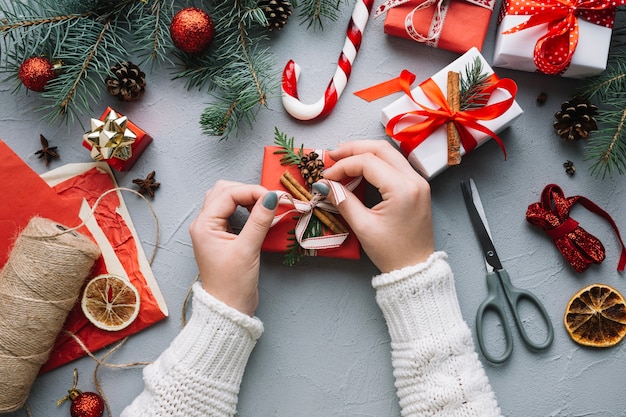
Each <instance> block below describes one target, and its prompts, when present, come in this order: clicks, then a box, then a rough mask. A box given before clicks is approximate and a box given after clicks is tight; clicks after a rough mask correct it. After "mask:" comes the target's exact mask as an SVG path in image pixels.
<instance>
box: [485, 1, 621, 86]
mask: <svg viewBox="0 0 626 417" xmlns="http://www.w3.org/2000/svg"><path fill="white" fill-rule="evenodd" d="M624 4H626V0H615V1H609V0H546V1H543V0H542V1H537V0H519V1H509V0H505V1H504V2H503V3H502V13H501V21H500V24H499V26H498V33H497V35H496V44H495V49H494V58H493V65H494V66H495V67H502V68H512V69H516V70H520V71H529V72H535V71H537V72H540V73H544V74H551V75H561V76H563V77H570V78H584V77H588V76H592V75H596V74H599V73H601V72H602V71H604V69H605V68H606V64H607V59H608V54H609V45H610V43H611V34H612V27H613V22H614V17H615V7H616V6H620V5H624Z"/></svg>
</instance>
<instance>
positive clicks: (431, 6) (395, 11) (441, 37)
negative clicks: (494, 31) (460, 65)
mask: <svg viewBox="0 0 626 417" xmlns="http://www.w3.org/2000/svg"><path fill="white" fill-rule="evenodd" d="M494 4H495V0H418V1H414V0H387V1H384V2H383V3H382V4H381V5H380V7H379V8H378V10H377V11H376V14H377V15H378V14H381V13H383V12H386V13H387V15H386V17H385V23H384V30H385V33H386V34H388V35H392V36H398V37H401V38H407V39H412V40H414V41H417V42H421V43H425V44H427V45H429V46H432V47H435V48H441V49H446V50H449V51H453V52H459V53H465V52H467V50H469V49H470V48H472V47H476V48H477V49H478V50H480V49H481V48H482V45H483V42H484V40H485V36H486V34H487V28H488V27H489V20H490V19H491V13H492V11H493V7H494Z"/></svg>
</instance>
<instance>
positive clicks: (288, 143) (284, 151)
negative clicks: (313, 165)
mask: <svg viewBox="0 0 626 417" xmlns="http://www.w3.org/2000/svg"><path fill="white" fill-rule="evenodd" d="M294 141H295V138H294V137H293V136H292V137H291V138H290V139H288V138H287V135H286V134H285V133H283V132H281V131H279V130H278V128H277V127H275V128H274V145H276V146H280V147H281V149H279V150H277V151H275V152H274V154H275V155H283V156H282V157H281V158H280V164H281V165H298V164H299V163H300V161H301V160H302V155H303V154H304V144H302V145H301V146H300V149H299V150H298V152H297V153H296V151H295V146H294Z"/></svg>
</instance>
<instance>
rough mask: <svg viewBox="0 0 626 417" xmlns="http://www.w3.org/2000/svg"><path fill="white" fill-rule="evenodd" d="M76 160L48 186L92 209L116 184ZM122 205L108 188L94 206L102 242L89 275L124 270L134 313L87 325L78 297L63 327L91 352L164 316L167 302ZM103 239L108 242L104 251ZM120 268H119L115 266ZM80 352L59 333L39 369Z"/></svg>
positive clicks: (100, 166) (99, 168) (100, 168)
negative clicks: (118, 324) (116, 321)
mask: <svg viewBox="0 0 626 417" xmlns="http://www.w3.org/2000/svg"><path fill="white" fill-rule="evenodd" d="M77 165H78V166H86V168H83V169H80V168H79V169H77V173H76V174H75V175H73V176H71V177H70V178H69V179H66V180H64V181H61V182H59V183H57V184H56V185H54V186H53V190H54V191H55V192H56V193H57V194H58V195H59V196H60V197H61V198H62V199H63V201H64V202H65V203H67V204H68V205H69V207H70V212H72V213H78V212H79V210H80V208H81V205H82V204H84V202H86V203H87V204H88V205H89V208H90V209H91V208H92V207H93V205H94V203H95V201H96V200H97V199H98V197H100V196H101V195H102V194H103V193H104V192H105V191H107V190H110V189H112V188H115V187H117V184H116V183H115V181H114V178H113V176H112V173H111V172H110V170H107V169H106V165H105V164H104V163H103V162H100V163H93V164H77ZM122 207H123V202H122V201H120V197H119V195H118V193H116V192H114V193H109V194H107V196H106V197H105V198H103V199H102V200H101V202H100V203H99V205H98V206H97V208H96V211H95V215H94V218H95V220H96V221H97V223H98V226H99V227H100V228H101V230H102V231H103V232H104V234H105V238H106V242H105V243H103V244H99V246H100V247H101V249H102V251H103V256H102V257H101V258H100V259H99V260H98V261H97V262H96V265H95V267H94V271H93V273H92V276H97V275H100V274H105V273H113V274H115V275H125V277H124V278H126V277H127V278H128V279H129V280H130V282H131V283H132V284H133V285H134V286H135V287H136V288H137V290H138V291H139V295H140V298H141V303H140V308H139V315H138V316H137V318H136V319H135V320H134V321H133V322H132V323H131V324H130V325H129V326H128V327H126V328H125V329H122V330H120V331H116V332H109V331H106V330H102V329H99V328H97V327H95V326H94V325H92V324H91V323H90V322H89V321H88V320H87V318H86V317H85V315H84V314H83V312H82V309H81V308H80V304H79V303H77V305H76V306H75V307H74V309H73V310H72V311H71V312H70V314H69V316H68V318H67V321H66V323H65V326H64V330H66V331H68V332H71V333H73V334H75V335H76V336H77V337H78V338H79V339H80V340H81V341H82V342H83V343H84V344H85V345H86V347H87V349H89V351H91V352H95V351H97V350H99V349H102V348H104V347H106V346H108V345H110V344H112V343H115V342H117V341H119V340H121V339H123V338H124V337H126V336H130V335H132V334H134V333H137V332H139V331H140V330H143V329H145V328H146V327H148V326H150V325H152V324H154V323H157V322H159V321H161V320H162V319H164V318H165V317H166V316H167V307H166V306H165V302H164V300H163V299H162V296H161V294H160V291H159V289H158V286H157V285H156V282H155V281H154V276H153V275H152V271H151V270H150V268H149V265H147V260H146V258H145V255H144V252H143V249H142V248H141V246H140V242H138V241H137V240H136V238H135V235H134V233H133V232H134V227H133V226H132V223H131V224H129V223H128V222H127V220H128V219H129V217H126V216H123V215H122V214H121V212H122V211H125V208H124V209H123V208H122ZM146 210H148V208H146ZM125 217H126V218H125ZM105 245H106V246H110V249H109V250H108V251H107V249H106V248H105ZM120 268H123V270H121V271H120ZM83 356H85V351H84V349H83V348H82V347H80V346H79V344H78V343H76V341H75V340H74V339H73V338H72V337H71V336H69V335H67V334H64V333H62V334H60V335H59V338H58V339H57V341H56V342H55V345H54V348H53V350H52V353H51V355H50V358H49V360H48V362H47V363H46V364H45V365H44V366H43V367H42V372H46V371H49V370H52V369H54V368H57V367H59V366H61V365H64V364H66V363H68V362H70V361H73V360H75V359H78V358H80V357H83Z"/></svg>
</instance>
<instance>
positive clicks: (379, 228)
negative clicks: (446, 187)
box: [317, 140, 434, 272]
mask: <svg viewBox="0 0 626 417" xmlns="http://www.w3.org/2000/svg"><path fill="white" fill-rule="evenodd" d="M329 156H330V157H331V158H332V159H333V160H335V161H336V163H335V164H334V165H333V166H332V167H330V168H328V169H326V170H325V171H324V178H325V179H328V180H333V181H341V180H343V179H345V178H348V177H358V176H363V177H364V178H365V179H366V180H367V181H368V182H369V183H370V184H372V185H373V186H374V187H376V188H377V189H378V191H379V192H380V194H381V197H382V201H381V202H379V203H378V204H376V205H375V206H374V207H372V208H367V207H366V206H365V205H363V203H362V202H361V201H360V200H359V199H358V198H357V197H356V196H355V195H354V194H352V193H350V192H349V191H347V190H346V192H347V193H348V198H347V199H346V200H344V201H343V202H341V203H340V204H338V205H337V208H338V210H339V212H340V213H341V215H342V216H343V218H344V219H345V220H346V221H347V222H348V224H349V225H350V228H352V230H353V231H354V233H355V234H356V236H357V237H358V239H359V241H360V242H361V245H362V247H363V250H364V251H365V253H367V255H368V256H369V258H370V260H371V261H372V262H373V263H374V265H376V266H377V267H378V269H380V271H381V272H390V271H393V270H397V269H400V268H403V267H406V266H410V265H415V264H417V263H420V262H423V261H425V260H426V259H428V257H429V256H430V255H431V254H432V253H433V252H434V234H433V225H432V210H431V201H430V186H429V184H428V182H427V181H426V180H425V179H424V178H423V177H422V176H420V175H419V174H418V173H417V172H416V171H415V170H414V169H413V167H411V165H410V164H409V162H408V161H407V160H406V158H405V157H404V156H402V154H400V152H398V151H397V150H396V149H394V148H393V146H391V144H390V143H388V142H386V141H382V140H359V141H354V142H348V143H345V144H343V145H341V146H340V147H339V148H338V149H336V150H333V151H330V153H329ZM317 188H322V189H324V191H325V189H326V188H327V187H324V186H322V187H319V185H318V186H317ZM329 199H330V201H332V202H334V201H335V200H334V198H333V196H332V195H329Z"/></svg>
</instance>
